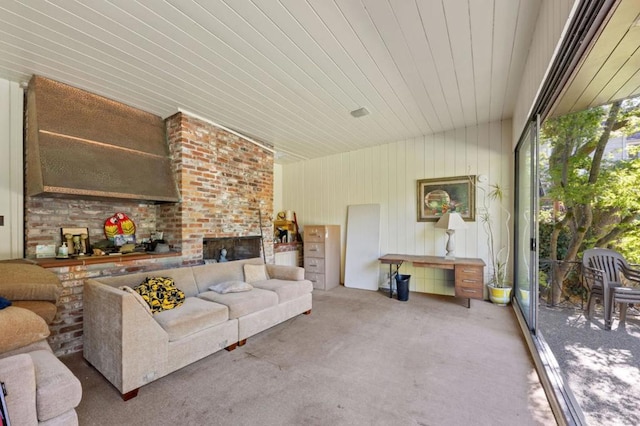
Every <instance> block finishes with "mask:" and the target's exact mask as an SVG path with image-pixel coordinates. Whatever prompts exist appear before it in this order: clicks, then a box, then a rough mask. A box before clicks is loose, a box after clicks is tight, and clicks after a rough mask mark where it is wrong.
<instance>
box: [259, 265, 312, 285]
mask: <svg viewBox="0 0 640 426" xmlns="http://www.w3.org/2000/svg"><path fill="white" fill-rule="evenodd" d="M267 272H268V273H269V277H271V278H275V279H278V280H287V281H302V280H304V268H301V267H299V266H289V265H272V264H270V263H268V264H267Z"/></svg>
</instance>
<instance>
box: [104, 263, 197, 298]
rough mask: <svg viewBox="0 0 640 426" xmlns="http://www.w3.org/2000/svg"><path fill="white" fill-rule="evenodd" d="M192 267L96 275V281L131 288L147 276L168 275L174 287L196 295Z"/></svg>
mask: <svg viewBox="0 0 640 426" xmlns="http://www.w3.org/2000/svg"><path fill="white" fill-rule="evenodd" d="M191 269H192V268H189V267H187V268H173V269H160V270H158V271H147V272H137V273H135V274H124V275H113V276H109V277H97V278H95V280H96V281H98V282H100V283H102V284H106V285H108V286H111V287H121V286H125V285H126V286H129V287H131V288H133V287H135V286H137V285H138V284H140V283H141V282H142V281H143V280H144V279H145V278H147V277H151V276H154V277H168V278H171V279H172V280H173V282H174V283H175V285H176V287H178V288H179V289H180V290H182V291H183V292H184V295H185V296H187V297H190V296H191V297H193V296H197V295H198V293H199V290H198V287H197V286H196V280H195V278H194V277H193V272H191Z"/></svg>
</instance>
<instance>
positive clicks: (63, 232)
mask: <svg viewBox="0 0 640 426" xmlns="http://www.w3.org/2000/svg"><path fill="white" fill-rule="evenodd" d="M69 235H71V238H69V237H68V236H69ZM75 237H77V238H75ZM60 239H61V241H62V242H63V243H67V247H69V255H85V254H89V250H90V247H91V244H90V243H89V228H72V227H65V228H60Z"/></svg>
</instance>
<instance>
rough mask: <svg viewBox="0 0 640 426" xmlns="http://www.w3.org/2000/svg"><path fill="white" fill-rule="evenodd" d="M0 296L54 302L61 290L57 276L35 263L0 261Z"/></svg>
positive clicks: (14, 299) (10, 298) (13, 299)
mask: <svg viewBox="0 0 640 426" xmlns="http://www.w3.org/2000/svg"><path fill="white" fill-rule="evenodd" d="M0 277H2V281H1V282H0V296H2V297H6V298H7V299H9V300H11V301H16V300H48V301H51V302H56V301H57V300H58V296H60V293H61V292H62V286H61V285H60V280H59V279H58V276H57V275H56V274H54V273H53V272H51V271H49V270H47V269H44V268H41V267H40V266H37V265H30V264H20V263H2V262H0Z"/></svg>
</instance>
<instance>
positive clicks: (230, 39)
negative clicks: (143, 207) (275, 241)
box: [0, 0, 540, 163]
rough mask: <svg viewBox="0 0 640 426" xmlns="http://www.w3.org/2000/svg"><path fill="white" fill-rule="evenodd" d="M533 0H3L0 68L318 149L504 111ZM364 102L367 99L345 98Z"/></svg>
mask: <svg viewBox="0 0 640 426" xmlns="http://www.w3.org/2000/svg"><path fill="white" fill-rule="evenodd" d="M539 6H540V0H279V1H276V0H206V1H205V0H137V1H132V0H111V1H98V0H89V1H65V2H44V1H40V0H22V1H11V0H5V1H2V2H0V77H2V78H5V79H9V80H13V81H28V79H29V78H30V76H31V75H33V74H38V75H42V76H45V77H48V78H51V79H54V80H58V81H61V82H64V83H67V84H70V85H73V86H76V87H79V88H82V89H85V90H89V91H91V92H93V93H97V94H100V95H103V96H106V97H108V98H112V99H115V100H118V101H121V102H124V103H126V104H128V105H131V106H134V107H137V108H140V109H143V110H145V111H149V112H151V113H154V114H157V115H160V116H162V117H167V116H170V115H172V114H174V113H175V112H177V111H178V110H179V109H180V110H184V111H188V112H191V113H193V114H196V115H198V116H201V117H204V118H206V119H209V120H212V121H214V122H216V123H219V124H222V125H224V126H227V127H229V128H232V129H235V130H237V131H239V132H241V133H243V134H245V135H247V136H250V137H252V138H255V139H257V140H259V141H263V142H266V143H268V144H270V145H272V146H274V148H275V150H276V151H277V152H278V156H277V158H278V157H279V160H278V162H281V163H287V162H290V161H297V160H300V159H310V158H317V157H322V156H326V155H331V154H335V153H339V152H345V151H353V150H357V149H361V148H365V147H368V146H372V145H377V144H383V143H388V142H393V141H398V140H402V139H405V138H410V137H416V136H419V135H423V134H430V133H434V132H440V131H445V130H449V129H453V128H458V127H464V126H469V125H475V124H478V123H483V122H487V121H491V120H499V119H507V118H510V117H511V116H512V112H513V109H514V103H515V99H516V96H517V91H518V87H519V85H520V78H521V76H522V74H523V69H524V67H525V60H526V56H527V52H528V48H529V45H530V42H531V38H532V33H533V29H534V25H535V21H536V18H537V15H538V9H539ZM360 107H365V108H366V109H367V110H368V111H369V112H370V114H369V115H367V116H365V117H362V118H357V119H356V118H354V117H352V116H351V115H350V114H349V112H350V111H352V110H355V109H358V108H360Z"/></svg>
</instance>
